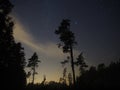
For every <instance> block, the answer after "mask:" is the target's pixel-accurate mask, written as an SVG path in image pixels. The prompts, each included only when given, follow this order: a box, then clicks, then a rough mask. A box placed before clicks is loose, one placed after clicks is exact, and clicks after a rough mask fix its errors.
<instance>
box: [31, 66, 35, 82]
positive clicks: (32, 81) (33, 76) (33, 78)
mask: <svg viewBox="0 0 120 90" xmlns="http://www.w3.org/2000/svg"><path fill="white" fill-rule="evenodd" d="M34 79H35V67H34V69H33V79H32V84H34Z"/></svg>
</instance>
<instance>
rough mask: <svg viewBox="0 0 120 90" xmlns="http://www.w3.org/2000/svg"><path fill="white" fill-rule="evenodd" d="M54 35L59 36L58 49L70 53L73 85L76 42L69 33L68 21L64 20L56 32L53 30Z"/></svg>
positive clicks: (72, 34) (71, 33)
mask: <svg viewBox="0 0 120 90" xmlns="http://www.w3.org/2000/svg"><path fill="white" fill-rule="evenodd" d="M55 34H57V35H59V39H60V41H61V43H60V44H58V47H62V48H63V52H64V53H70V57H71V67H72V72H73V82H74V84H75V70H74V58H73V46H74V44H76V42H75V36H74V33H73V32H72V31H70V20H68V19H64V20H63V21H62V22H61V24H60V26H59V28H58V30H55Z"/></svg>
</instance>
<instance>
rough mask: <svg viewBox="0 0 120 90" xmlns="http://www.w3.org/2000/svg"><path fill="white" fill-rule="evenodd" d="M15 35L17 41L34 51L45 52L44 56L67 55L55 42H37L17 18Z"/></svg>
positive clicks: (58, 56)
mask: <svg viewBox="0 0 120 90" xmlns="http://www.w3.org/2000/svg"><path fill="white" fill-rule="evenodd" d="M14 37H15V40H16V41H19V42H21V43H23V44H25V45H26V46H28V47H29V48H30V49H32V50H34V51H37V52H39V53H42V54H44V56H45V55H46V57H47V56H48V57H52V58H53V57H54V58H55V57H56V58H61V57H64V56H65V55H64V54H63V53H62V50H60V49H59V48H58V47H57V45H56V43H54V42H46V43H44V44H43V43H40V42H36V40H35V38H34V37H33V36H32V35H31V33H30V32H28V30H27V29H26V28H25V27H24V26H23V25H22V24H21V23H20V21H19V20H17V19H16V23H15V26H14Z"/></svg>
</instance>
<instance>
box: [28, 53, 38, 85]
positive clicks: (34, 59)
mask: <svg viewBox="0 0 120 90" xmlns="http://www.w3.org/2000/svg"><path fill="white" fill-rule="evenodd" d="M38 62H40V60H38V55H37V53H36V52H35V53H34V54H33V55H32V57H31V58H30V59H29V62H28V65H27V66H28V67H30V68H31V70H32V71H33V73H32V76H33V79H32V84H34V78H35V74H37V72H36V68H37V67H38Z"/></svg>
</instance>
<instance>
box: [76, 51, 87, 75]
mask: <svg viewBox="0 0 120 90" xmlns="http://www.w3.org/2000/svg"><path fill="white" fill-rule="evenodd" d="M75 65H77V66H79V69H80V72H81V74H83V73H84V72H85V68H86V67H88V65H87V64H86V63H85V61H84V57H83V53H82V52H81V53H80V54H79V56H78V58H77V61H76V62H75Z"/></svg>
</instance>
